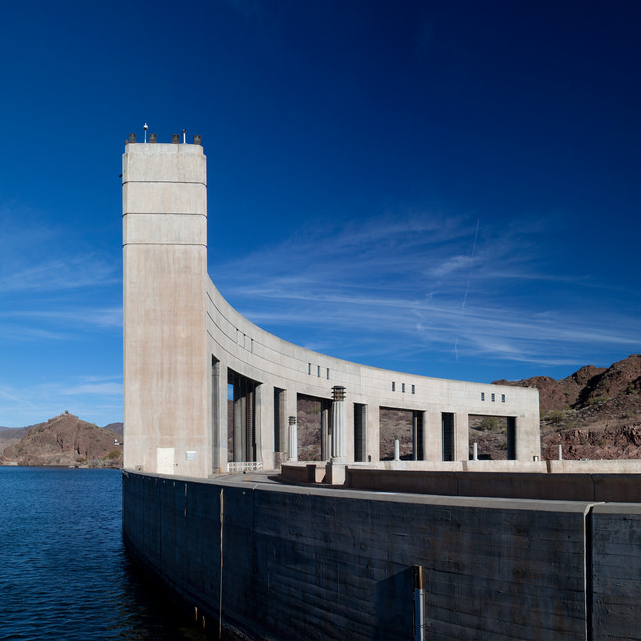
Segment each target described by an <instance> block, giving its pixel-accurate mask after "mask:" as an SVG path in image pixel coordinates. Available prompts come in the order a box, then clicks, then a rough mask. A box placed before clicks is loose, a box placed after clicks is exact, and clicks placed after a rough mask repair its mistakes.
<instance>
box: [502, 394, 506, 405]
mask: <svg viewBox="0 0 641 641" xmlns="http://www.w3.org/2000/svg"><path fill="white" fill-rule="evenodd" d="M501 403H505V394H501Z"/></svg>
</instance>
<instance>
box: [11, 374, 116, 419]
mask: <svg viewBox="0 0 641 641" xmlns="http://www.w3.org/2000/svg"><path fill="white" fill-rule="evenodd" d="M64 411H69V412H71V413H73V414H76V415H77V416H79V417H80V418H82V419H83V420H86V421H90V422H95V423H97V424H98V425H106V424H107V423H109V422H112V421H114V420H118V418H119V417H121V416H122V377H120V376H96V377H73V376H70V377H68V378H65V379H62V380H58V381H53V382H47V383H42V384H33V385H28V386H24V387H20V388H18V387H14V386H10V385H6V384H5V385H0V425H5V426H9V427H22V426H23V425H25V420H26V421H27V423H28V424H35V423H38V422H41V421H43V420H47V419H48V418H52V417H53V416H57V415H58V414H62V413H63V412H64ZM25 417H31V418H26V419H25Z"/></svg>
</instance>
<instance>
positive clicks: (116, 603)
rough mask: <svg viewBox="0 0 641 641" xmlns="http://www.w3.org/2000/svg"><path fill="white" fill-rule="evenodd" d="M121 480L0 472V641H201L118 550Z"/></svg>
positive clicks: (101, 473)
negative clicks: (58, 640)
mask: <svg viewBox="0 0 641 641" xmlns="http://www.w3.org/2000/svg"><path fill="white" fill-rule="evenodd" d="M121 518H122V510H121V473H120V471H119V470H77V469H59V468H35V467H0V641H4V640H7V639H28V640H29V641H35V640H38V639H65V640H68V641H74V640H78V641H92V640H94V639H101V640H102V639H136V640H137V641H140V640H144V639H150V640H151V639H153V640H154V641H181V640H183V639H186V640H189V641H203V640H204V639H205V638H206V637H205V636H204V635H203V634H202V632H201V631H200V630H199V629H198V628H195V627H192V624H191V622H190V621H188V620H186V619H183V618H182V615H181V614H180V613H178V612H177V611H176V610H175V609H173V607H172V606H171V604H168V603H167V602H166V601H163V600H162V599H160V598H159V595H157V594H155V593H153V591H152V589H151V586H150V585H149V584H148V583H147V582H146V581H145V580H143V577H142V576H141V575H140V574H139V572H138V570H137V569H136V568H135V567H134V566H133V565H132V564H131V562H130V561H129V559H128V557H127V554H126V552H125V549H124V546H123V542H122V521H121Z"/></svg>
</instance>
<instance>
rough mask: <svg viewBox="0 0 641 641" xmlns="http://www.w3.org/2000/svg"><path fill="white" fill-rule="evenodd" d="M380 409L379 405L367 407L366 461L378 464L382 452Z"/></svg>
mask: <svg viewBox="0 0 641 641" xmlns="http://www.w3.org/2000/svg"><path fill="white" fill-rule="evenodd" d="M380 416H381V412H380V407H379V406H378V405H372V404H370V405H368V406H367V424H366V430H367V437H366V440H365V448H366V449H365V461H366V462H368V463H378V461H380V458H381V456H380V452H381V423H380Z"/></svg>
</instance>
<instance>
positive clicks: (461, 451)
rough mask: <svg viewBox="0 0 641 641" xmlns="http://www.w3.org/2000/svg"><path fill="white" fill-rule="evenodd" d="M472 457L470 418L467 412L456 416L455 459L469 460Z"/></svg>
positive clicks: (458, 413)
mask: <svg viewBox="0 0 641 641" xmlns="http://www.w3.org/2000/svg"><path fill="white" fill-rule="evenodd" d="M469 458H470V444H469V418H468V414H467V412H457V413H456V414H455V416H454V460H455V461H468V460H469Z"/></svg>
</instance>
